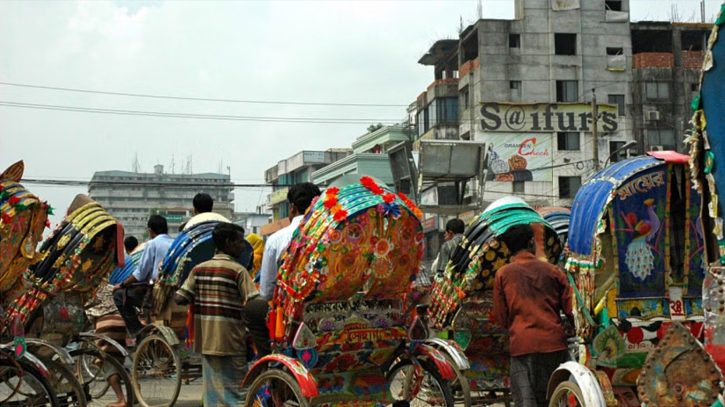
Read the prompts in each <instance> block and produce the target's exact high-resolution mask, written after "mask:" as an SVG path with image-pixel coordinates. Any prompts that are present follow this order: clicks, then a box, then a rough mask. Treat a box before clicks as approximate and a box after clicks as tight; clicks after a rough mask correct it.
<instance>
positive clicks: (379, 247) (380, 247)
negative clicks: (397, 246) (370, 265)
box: [375, 239, 393, 257]
mask: <svg viewBox="0 0 725 407" xmlns="http://www.w3.org/2000/svg"><path fill="white" fill-rule="evenodd" d="M391 250H393V244H392V243H390V241H389V240H388V239H380V240H378V241H377V243H375V254H376V255H377V256H379V257H383V256H386V255H387V254H388V253H390V251H391Z"/></svg>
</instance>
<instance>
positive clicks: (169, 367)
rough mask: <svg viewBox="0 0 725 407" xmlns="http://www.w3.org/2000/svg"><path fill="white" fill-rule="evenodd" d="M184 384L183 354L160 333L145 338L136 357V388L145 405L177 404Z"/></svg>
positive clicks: (164, 405)
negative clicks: (182, 375)
mask: <svg viewBox="0 0 725 407" xmlns="http://www.w3.org/2000/svg"><path fill="white" fill-rule="evenodd" d="M180 387H181V363H180V362H179V355H178V354H177V353H176V351H175V350H174V349H173V348H172V347H171V345H169V343H168V342H166V340H165V339H164V338H163V337H161V336H159V335H151V336H148V337H146V338H144V340H143V341H141V344H140V345H139V346H138V350H136V354H135V355H134V358H133V388H134V390H136V397H137V398H138V402H139V403H141V405H142V406H144V407H169V406H173V405H174V403H175V402H176V398H177V397H179V390H180Z"/></svg>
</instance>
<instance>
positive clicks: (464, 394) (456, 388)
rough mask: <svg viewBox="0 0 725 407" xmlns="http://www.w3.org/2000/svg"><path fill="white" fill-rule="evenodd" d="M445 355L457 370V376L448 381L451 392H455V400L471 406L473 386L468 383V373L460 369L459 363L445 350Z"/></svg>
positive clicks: (465, 405) (468, 406)
mask: <svg viewBox="0 0 725 407" xmlns="http://www.w3.org/2000/svg"><path fill="white" fill-rule="evenodd" d="M443 356H445V358H446V360H447V361H448V364H450V365H451V366H452V367H453V369H454V370H455V371H456V378H455V379H453V380H451V381H449V382H448V383H449V387H450V388H451V393H452V394H453V401H454V402H455V403H456V404H457V405H458V404H463V406H464V407H471V386H469V384H468V379H467V378H466V374H465V373H464V372H463V371H462V370H460V369H458V367H457V366H458V365H456V362H454V361H453V359H452V358H451V357H450V356H449V355H448V353H446V352H443Z"/></svg>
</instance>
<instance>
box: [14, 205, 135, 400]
mask: <svg viewBox="0 0 725 407" xmlns="http://www.w3.org/2000/svg"><path fill="white" fill-rule="evenodd" d="M122 240H123V227H122V226H121V225H120V224H119V223H118V222H117V221H116V219H114V218H113V217H111V216H110V215H109V214H108V213H107V212H106V211H105V210H104V209H103V207H101V205H100V204H98V203H96V202H94V201H92V200H91V199H90V198H88V197H87V196H85V195H78V196H76V198H75V200H74V201H73V203H72V204H71V206H70V208H69V210H68V215H67V216H66V217H65V218H64V220H63V221H62V222H61V223H59V224H58V226H57V227H56V228H55V230H53V232H52V233H51V234H50V235H49V236H48V238H47V239H46V240H45V241H44V242H43V244H42V245H41V247H40V249H39V250H38V254H39V256H40V261H39V262H38V263H36V264H33V265H31V266H30V267H29V269H28V271H27V273H26V278H27V280H28V282H29V283H30V284H32V286H31V287H30V289H29V290H27V292H25V293H24V294H22V295H21V296H19V297H18V298H16V299H15V301H14V302H13V303H12V304H11V305H10V306H9V308H8V310H7V317H6V320H5V322H6V324H5V326H6V327H7V326H11V324H12V323H14V322H15V321H19V322H20V323H21V324H22V325H23V328H24V331H25V332H26V333H27V334H28V336H29V338H26V341H27V344H28V347H29V348H30V349H33V350H34V352H36V354H37V355H38V356H39V357H40V358H41V360H42V361H43V362H44V363H45V364H46V365H47V366H48V367H49V368H50V370H51V371H52V373H53V375H52V376H51V377H50V381H51V384H53V385H54V388H55V390H56V393H57V396H58V398H59V400H60V402H61V403H63V404H66V405H73V406H85V405H86V404H87V403H90V402H91V401H93V399H94V395H95V394H94V392H93V391H92V389H91V388H92V387H95V386H96V384H97V383H98V382H100V381H105V375H106V373H108V372H112V373H115V374H119V375H120V377H121V380H122V382H123V383H124V385H125V387H124V390H125V392H126V399H127V400H128V401H129V402H130V403H133V390H132V387H131V384H130V379H129V376H128V374H127V372H126V371H125V369H124V368H123V366H122V365H121V364H120V363H119V362H117V361H116V360H114V359H112V358H110V357H106V355H105V354H104V353H103V352H101V351H100V350H99V349H98V348H97V347H96V345H95V343H94V342H93V339H103V340H106V341H108V342H109V343H114V344H115V342H113V341H112V340H111V339H110V338H107V337H104V336H101V335H95V334H92V333H84V332H83V326H84V323H85V320H84V312H83V304H85V303H86V302H87V300H88V299H90V298H92V297H93V296H94V295H95V292H96V291H97V289H98V287H99V286H100V284H101V282H102V281H103V279H104V278H105V277H106V276H107V275H108V273H110V271H111V270H113V269H114V268H116V267H117V266H118V265H119V264H121V265H122V264H123V248H122V246H121V242H122ZM70 343H77V344H78V345H79V346H80V348H79V349H76V350H73V351H71V352H68V351H67V350H66V347H67V346H68V345H69V344H70ZM115 346H117V347H118V348H119V349H121V350H122V352H125V350H123V347H121V346H120V345H119V344H115ZM88 359H91V361H90V362H89V361H88ZM93 361H95V362H96V363H95V364H94V363H93ZM101 373H103V376H102V375H101Z"/></svg>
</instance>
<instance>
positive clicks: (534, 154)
mask: <svg viewBox="0 0 725 407" xmlns="http://www.w3.org/2000/svg"><path fill="white" fill-rule="evenodd" d="M515 11H516V12H515V19H514V20H493V19H481V20H479V21H477V22H476V23H475V24H473V25H471V26H469V27H468V28H466V29H465V30H464V31H463V32H462V33H461V34H460V38H459V40H442V41H438V42H437V43H435V44H434V45H433V47H432V48H431V50H430V51H429V52H428V53H427V54H426V55H425V56H423V58H421V60H420V61H419V62H420V63H422V64H425V65H432V66H434V73H435V77H434V82H433V83H432V84H431V85H430V86H429V87H428V89H427V91H426V92H424V93H423V94H422V95H421V96H419V97H418V113H417V125H418V134H419V136H421V137H425V138H436V139H445V138H449V139H454V138H460V139H463V140H475V141H482V142H486V143H487V144H488V146H489V148H490V153H491V154H490V155H491V161H490V162H489V172H490V174H491V175H490V178H489V180H487V181H486V186H485V192H484V202H491V201H493V200H495V199H497V198H499V197H502V196H507V195H519V196H521V197H523V198H524V199H526V200H527V201H529V202H530V203H532V204H533V205H569V204H571V202H572V199H573V197H574V195H576V192H577V190H578V188H579V186H580V185H581V183H582V181H583V179H584V178H585V177H586V176H588V175H589V174H591V173H592V172H593V171H594V167H595V166H594V158H593V157H594V151H593V146H594V141H593V135H592V131H591V127H593V126H592V122H591V115H589V116H588V118H587V116H586V115H587V112H591V106H590V105H589V106H588V105H587V104H588V103H590V102H591V100H592V96H593V95H594V94H596V98H597V104H610V105H615V106H614V107H612V106H610V110H606V108H605V107H603V108H602V109H601V112H600V116H599V126H598V128H599V129H600V131H599V132H598V143H597V146H598V150H599V151H598V161H599V164H600V166H601V165H604V163H605V162H606V161H607V159H608V157H609V156H610V154H611V153H612V152H614V151H615V150H617V149H619V148H620V147H622V146H623V145H624V144H625V143H626V142H627V141H629V140H631V138H632V137H633V134H632V127H633V126H632V122H633V121H632V112H631V111H632V109H631V108H629V109H628V107H631V105H632V103H633V100H632V92H631V90H630V85H629V84H630V82H631V81H632V68H631V66H632V64H631V61H632V46H631V41H630V27H629V1H628V0H621V1H616V0H586V1H578V0H572V1H551V0H516V1H515ZM456 90H457V96H458V102H457V106H458V111H457V114H453V113H451V111H452V110H454V106H456V102H454V101H453V98H454V97H455V96H456V93H455V91H456ZM482 103H490V104H491V105H489V106H488V109H489V110H487V111H486V110H485V109H484V108H485V106H484V107H482ZM516 104H521V105H516ZM567 104H571V105H567ZM524 105H528V106H524ZM547 106H549V107H547ZM545 109H548V110H545ZM556 110H559V111H562V110H564V111H566V113H563V114H562V113H560V114H562V118H561V119H560V121H561V125H559V126H557V125H556V123H557V116H555V115H554V113H553V112H554V111H556ZM537 111H538V113H536V112H537ZM605 111H606V112H607V114H608V115H611V114H613V111H616V118H612V117H611V116H608V117H607V119H608V120H610V121H614V122H616V123H615V124H613V125H610V126H607V127H606V128H602V127H601V125H602V120H603V119H604V117H602V114H603V113H604V112H605ZM487 113H490V114H489V115H487ZM493 113H496V114H495V115H494V114H493ZM499 113H500V115H499ZM509 113H510V115H509ZM535 113H536V117H535V118H534V114H535ZM544 113H546V114H547V115H549V117H551V119H550V120H551V121H552V122H553V123H554V124H553V125H551V126H549V125H548V124H549V123H548V122H547V125H546V126H544V125H541V126H539V125H538V122H536V120H539V119H540V118H541V119H543V118H544V116H541V117H539V116H538V114H544ZM569 114H571V115H572V116H571V120H572V122H567V119H568V118H569V116H567V115H569ZM493 116H496V118H493ZM579 118H581V124H579ZM492 119H493V121H491V120H492ZM575 119H576V120H575ZM497 120H500V121H503V124H505V125H504V126H494V125H492V123H494V124H495V123H496V121H497ZM456 121H458V125H457V127H458V131H457V134H456V123H455V122H456ZM517 121H518V122H517ZM542 123H543V122H542ZM508 124H511V125H508ZM618 156H619V155H615V156H613V157H612V159H613V160H616V159H618ZM515 157H518V158H515ZM522 158H523V160H522ZM512 159H513V161H511V160H512ZM512 162H513V163H514V164H513V166H512V164H511V163H512ZM491 164H494V165H491ZM504 167H505V168H504Z"/></svg>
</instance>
